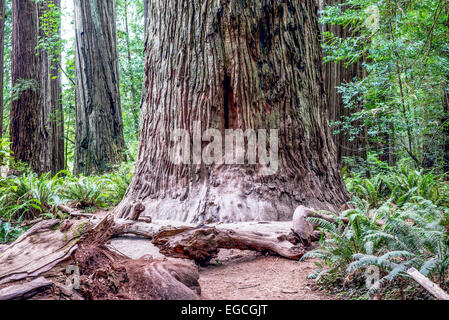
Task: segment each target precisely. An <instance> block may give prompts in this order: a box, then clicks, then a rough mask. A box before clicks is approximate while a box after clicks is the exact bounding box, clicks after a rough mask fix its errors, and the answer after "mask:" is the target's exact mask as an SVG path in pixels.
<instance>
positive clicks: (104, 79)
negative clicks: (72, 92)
mask: <svg viewBox="0 0 449 320" xmlns="http://www.w3.org/2000/svg"><path fill="white" fill-rule="evenodd" d="M75 28H76V54H75V55H76V144H75V162H74V171H75V174H85V175H88V174H91V173H94V172H97V173H101V172H105V171H107V170H109V169H110V167H111V166H112V165H118V164H119V163H120V162H121V161H123V160H124V155H123V151H124V149H125V141H124V138H123V120H122V109H121V104H120V91H119V72H118V53H117V39H116V26H115V1H102V0H92V1H84V0H75Z"/></svg>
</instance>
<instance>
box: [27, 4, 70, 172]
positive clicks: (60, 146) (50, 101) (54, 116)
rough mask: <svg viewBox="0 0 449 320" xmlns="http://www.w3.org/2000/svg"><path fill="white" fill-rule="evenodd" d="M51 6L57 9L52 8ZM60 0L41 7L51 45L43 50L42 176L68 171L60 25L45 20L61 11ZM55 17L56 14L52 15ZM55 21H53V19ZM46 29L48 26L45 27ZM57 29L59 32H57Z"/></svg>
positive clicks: (37, 166) (39, 148)
mask: <svg viewBox="0 0 449 320" xmlns="http://www.w3.org/2000/svg"><path fill="white" fill-rule="evenodd" d="M49 4H52V5H54V6H55V7H51V8H49V6H48V5H49ZM60 6H61V1H60V0H46V1H43V2H40V3H39V5H38V11H39V19H40V22H42V25H40V28H39V37H40V39H41V41H43V42H44V43H46V44H47V45H46V46H45V47H44V48H40V50H39V58H38V59H39V82H40V91H39V104H38V133H37V137H38V139H37V144H36V153H37V158H36V161H35V164H34V167H35V170H36V171H37V172H39V173H46V172H52V173H53V174H55V173H57V172H59V171H61V170H63V169H64V120H63V112H62V101H61V76H60V71H59V62H60V59H61V52H60V46H59V45H58V44H57V38H58V37H60V28H59V22H58V23H57V24H58V26H56V27H55V26H54V24H53V23H48V21H45V19H46V18H45V16H46V15H49V12H50V10H59V9H58V8H60ZM50 16H52V15H50ZM50 19H52V18H50ZM44 26H45V27H44ZM55 28H57V29H56V30H54V29H55Z"/></svg>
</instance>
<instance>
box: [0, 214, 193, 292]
mask: <svg viewBox="0 0 449 320" xmlns="http://www.w3.org/2000/svg"><path fill="white" fill-rule="evenodd" d="M159 229H160V226H156V225H153V224H148V223H143V222H136V221H125V220H117V221H116V220H114V218H113V216H112V215H109V216H106V217H105V218H104V219H102V220H86V219H84V220H65V221H64V222H62V223H61V222H60V221H58V220H48V221H43V222H41V223H39V224H36V225H35V226H33V227H32V228H31V229H30V230H29V231H28V232H26V233H25V234H23V235H22V236H21V237H20V238H19V239H18V240H17V241H15V242H14V243H12V244H11V245H9V246H8V247H7V248H6V249H5V250H4V251H3V252H1V253H0V265H1V266H2V267H1V268H0V284H9V283H10V282H12V281H15V280H23V279H25V278H34V277H38V276H40V275H42V274H44V273H45V274H49V273H51V272H53V271H55V272H56V273H58V272H59V273H61V275H62V277H58V276H55V279H58V281H62V280H61V279H64V281H65V279H67V277H66V276H64V275H63V274H62V271H61V270H59V269H61V268H60V266H62V265H65V264H69V263H70V264H74V265H75V266H77V267H78V268H79V269H80V272H81V279H80V280H81V289H80V293H82V296H83V298H86V299H189V300H192V299H199V294H200V286H199V283H198V279H199V274H198V268H197V267H196V266H195V265H194V264H193V263H192V262H190V261H183V260H179V259H168V258H164V259H153V258H151V257H146V258H142V259H139V260H132V259H129V258H127V257H125V256H123V255H121V254H118V253H115V252H113V251H111V250H109V249H108V248H107V247H106V245H105V243H106V242H107V241H108V240H109V239H111V238H112V237H114V236H116V235H121V234H126V233H134V234H139V235H141V236H142V235H144V236H146V237H152V236H153V232H154V233H156V232H157V231H159ZM72 260H74V262H73V263H72ZM58 266H59V267H58ZM58 270H59V271H58ZM52 279H53V278H52ZM58 281H56V282H58ZM56 282H55V288H56V291H55V292H59V294H61V296H64V297H67V296H69V298H70V299H72V296H73V297H75V298H80V297H79V294H78V293H77V292H73V294H70V293H69V292H67V290H60V289H61V288H62V287H61V286H63V285H64V284H63V283H59V285H56ZM58 288H59V290H58ZM53 294H54V293H53ZM44 295H45V294H44Z"/></svg>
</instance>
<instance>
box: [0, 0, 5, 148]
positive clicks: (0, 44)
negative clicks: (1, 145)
mask: <svg viewBox="0 0 449 320" xmlns="http://www.w3.org/2000/svg"><path fill="white" fill-rule="evenodd" d="M4 54H5V0H0V139H1V138H2V137H3V109H4V108H3V106H4V101H3V74H4V72H3V68H4V62H5V55H4Z"/></svg>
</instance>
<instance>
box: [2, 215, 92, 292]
mask: <svg viewBox="0 0 449 320" xmlns="http://www.w3.org/2000/svg"><path fill="white" fill-rule="evenodd" d="M91 228H92V224H91V223H90V222H89V221H67V222H64V223H63V224H61V223H60V221H59V220H47V221H43V222H41V223H39V224H36V225H35V226H33V227H32V228H31V229H29V230H28V231H27V232H25V233H24V234H23V235H21V236H20V237H19V238H18V239H17V240H16V241H14V242H13V243H12V244H11V245H9V246H8V247H7V248H6V249H5V250H4V251H2V252H1V253H0V265H1V266H2V267H1V268H0V284H2V283H7V282H10V281H13V280H20V279H24V278H28V277H37V276H39V275H40V274H42V273H44V272H46V271H48V270H50V269H52V268H53V267H54V266H55V265H57V264H58V263H59V262H61V261H64V260H65V259H67V258H68V257H69V256H70V255H71V254H72V252H73V251H75V250H76V249H77V243H78V242H79V241H80V239H81V237H82V236H83V235H84V234H86V233H87V232H88V231H89V230H90V229H91Z"/></svg>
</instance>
